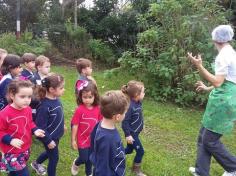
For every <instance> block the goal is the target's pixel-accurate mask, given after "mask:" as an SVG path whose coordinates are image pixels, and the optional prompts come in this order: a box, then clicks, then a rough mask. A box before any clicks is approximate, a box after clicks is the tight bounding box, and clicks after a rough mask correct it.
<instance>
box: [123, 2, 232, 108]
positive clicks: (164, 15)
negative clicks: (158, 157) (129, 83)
mask: <svg viewBox="0 0 236 176" xmlns="http://www.w3.org/2000/svg"><path fill="white" fill-rule="evenodd" d="M138 19H139V25H141V26H142V27H143V28H145V31H144V32H141V33H139V35H138V44H137V45H136V47H137V49H136V50H135V51H127V52H124V53H123V56H122V57H121V59H120V63H121V65H122V67H123V68H128V69H127V70H129V71H130V72H131V73H133V74H135V75H136V76H137V77H138V79H142V80H144V82H145V83H146V86H147V87H148V94H149V95H151V96H152V97H154V98H155V99H156V100H161V101H167V100H171V101H174V102H176V103H179V104H181V105H191V104H192V103H196V104H204V103H205V101H206V96H204V95H199V94H198V95H197V94H196V92H195V91H194V83H195V81H196V80H198V79H199V75H198V73H197V72H196V70H195V69H194V68H193V67H192V66H191V65H190V64H189V62H188V60H187V58H186V53H187V51H192V52H193V53H195V54H196V53H201V54H202V57H203V59H204V64H205V66H206V67H207V68H208V69H209V70H211V67H210V65H211V63H212V62H213V57H214V55H215V54H216V53H215V52H214V49H213V44H212V42H211V35H210V33H211V30H212V29H213V28H214V27H215V26H217V25H219V24H225V23H228V22H227V20H226V18H225V12H224V11H222V7H221V6H219V4H218V3H217V2H215V1H212V0H207V1H205V0H204V1H195V0H162V1H161V2H160V3H153V4H151V6H150V8H149V10H148V12H147V13H145V14H143V15H140V16H139V17H138Z"/></svg>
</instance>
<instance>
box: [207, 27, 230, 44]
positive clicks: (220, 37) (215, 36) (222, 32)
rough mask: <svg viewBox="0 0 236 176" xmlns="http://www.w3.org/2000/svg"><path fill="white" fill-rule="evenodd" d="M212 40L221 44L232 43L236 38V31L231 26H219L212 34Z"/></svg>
mask: <svg viewBox="0 0 236 176" xmlns="http://www.w3.org/2000/svg"><path fill="white" fill-rule="evenodd" d="M211 36H212V40H213V41H215V42H219V43H225V42H228V41H231V40H232V39H233V36H234V30H233V28H232V27H231V26H230V25H219V26H217V27H216V28H215V29H214V30H213V31H212V33H211Z"/></svg>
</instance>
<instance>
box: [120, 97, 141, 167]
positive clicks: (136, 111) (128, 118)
mask: <svg viewBox="0 0 236 176" xmlns="http://www.w3.org/2000/svg"><path fill="white" fill-rule="evenodd" d="M122 129H123V131H124V133H125V137H128V136H132V137H133V138H134V142H133V144H127V147H126V148H125V153H126V154H131V153H132V152H133V150H135V151H136V155H135V157H134V163H141V162H142V158H143V155H144V148H143V145H142V143H141V141H140V139H139V134H140V132H141V131H142V130H143V113H142V103H141V102H140V101H138V102H137V101H134V100H130V106H129V109H128V111H127V112H126V114H125V118H124V120H123V121H122Z"/></svg>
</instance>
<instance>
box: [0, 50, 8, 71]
mask: <svg viewBox="0 0 236 176" xmlns="http://www.w3.org/2000/svg"><path fill="white" fill-rule="evenodd" d="M6 56H7V50H5V49H2V48H0V67H1V66H2V63H3V60H4V59H5V57H6Z"/></svg>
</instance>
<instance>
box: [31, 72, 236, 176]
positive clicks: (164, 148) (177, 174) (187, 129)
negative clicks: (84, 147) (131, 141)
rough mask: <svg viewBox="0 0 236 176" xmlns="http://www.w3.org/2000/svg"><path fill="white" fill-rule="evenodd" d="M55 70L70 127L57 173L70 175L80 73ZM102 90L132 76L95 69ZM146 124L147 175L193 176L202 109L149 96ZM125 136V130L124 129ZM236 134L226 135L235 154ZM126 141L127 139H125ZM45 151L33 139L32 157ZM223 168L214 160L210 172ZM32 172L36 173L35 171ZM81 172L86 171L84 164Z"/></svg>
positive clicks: (145, 105)
mask: <svg viewBox="0 0 236 176" xmlns="http://www.w3.org/2000/svg"><path fill="white" fill-rule="evenodd" d="M53 71H54V72H57V73H61V74H62V75H64V76H65V78H66V91H65V94H64V95H63V97H62V102H63V105H64V112H65V119H66V125H67V127H68V131H67V132H66V133H65V135H64V137H63V138H62V139H61V141H60V147H59V148H60V161H59V164H58V167H57V168H58V169H57V175H58V176H69V175H71V174H70V167H71V163H72V161H73V160H74V159H75V158H76V157H77V155H78V154H77V152H76V151H73V150H72V149H71V147H70V118H71V116H72V113H73V111H74V108H75V106H76V104H75V100H74V83H75V80H76V78H77V73H76V70H75V69H74V68H66V67H54V68H53ZM94 77H95V79H96V81H97V83H98V87H99V91H100V93H103V92H104V91H106V90H111V89H119V88H120V87H121V85H123V84H124V83H126V82H127V81H128V80H129V79H131V77H129V76H127V75H125V74H124V73H120V74H119V75H117V76H113V77H110V78H104V76H103V72H102V71H98V72H95V73H94ZM143 110H144V124H145V128H144V130H143V132H142V133H141V140H142V142H143V146H144V149H145V155H144V158H143V166H142V168H143V170H144V172H145V173H146V174H147V175H148V176H190V174H189V173H188V167H189V166H193V165H194V161H195V157H196V138H197V135H198V131H199V128H200V121H201V116H202V113H203V112H201V111H196V110H193V109H182V108H179V107H177V106H175V105H172V104H167V103H166V104H162V103H156V102H153V101H151V100H148V99H147V98H146V99H145V100H144V102H143ZM121 135H122V138H124V136H123V132H121ZM234 136H235V135H231V136H226V137H224V138H223V141H224V142H225V144H226V146H227V147H228V148H229V149H230V151H231V152H233V153H234V154H236V139H235V137H234ZM124 145H125V143H124ZM41 151H43V148H42V146H41V143H40V142H38V141H37V140H34V144H33V147H32V154H31V158H30V160H31V161H32V160H33V159H35V158H36V157H37V156H38V154H39V153H40V152H41ZM133 157H134V154H132V155H128V156H127V172H126V175H127V176H132V174H131V172H130V167H131V164H132V159H133ZM222 173H223V169H222V168H221V167H220V166H219V165H218V164H217V163H216V162H215V160H212V165H211V175H212V176H220V175H222ZM32 175H36V174H35V173H32ZM79 175H85V173H84V166H81V170H80V172H79Z"/></svg>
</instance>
